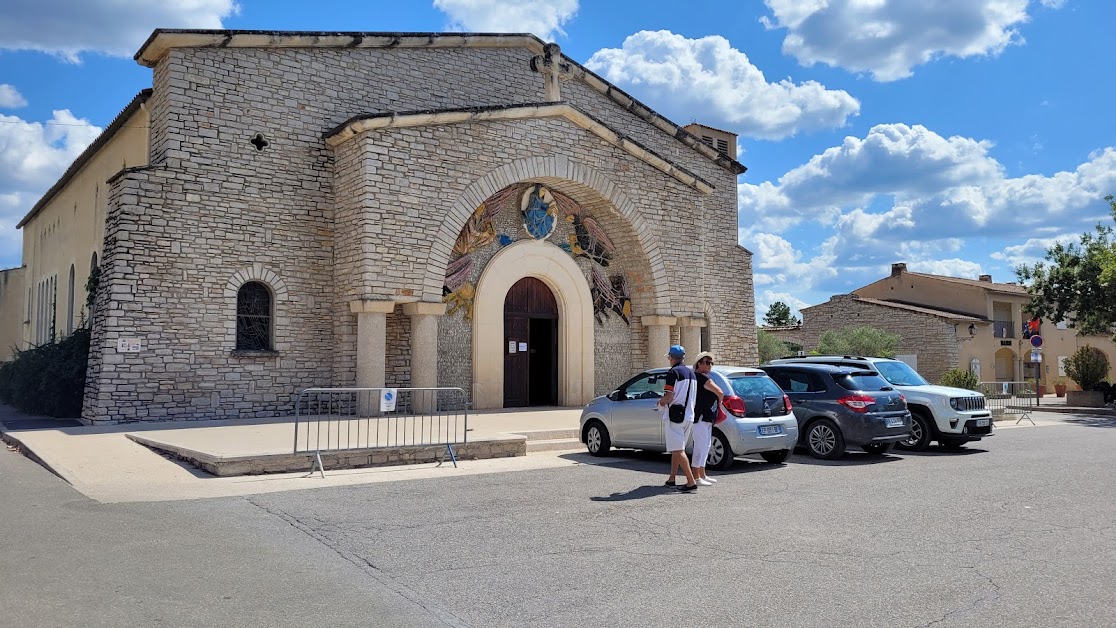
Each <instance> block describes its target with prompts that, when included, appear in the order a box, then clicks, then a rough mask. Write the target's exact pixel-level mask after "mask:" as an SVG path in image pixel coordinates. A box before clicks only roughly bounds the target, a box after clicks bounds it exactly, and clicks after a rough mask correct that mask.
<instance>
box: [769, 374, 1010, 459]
mask: <svg viewBox="0 0 1116 628" xmlns="http://www.w3.org/2000/svg"><path fill="white" fill-rule="evenodd" d="M803 362H805V363H815V364H817V363H821V364H833V365H836V366H856V367H860V368H868V369H872V370H874V371H878V372H879V374H880V375H881V376H883V378H884V379H886V380H887V381H888V383H890V384H891V385H892V386H895V388H896V389H898V390H899V391H900V392H902V393H903V396H904V397H906V398H907V407H909V408H910V410H911V435H910V437H909V438H907V439H906V440H904V441H900V442H899V443H898V444H897V446H898V447H899V448H900V449H909V450H912V451H922V450H924V449H926V448H927V447H928V446H929V445H930V443H931V441H938V442H939V443H941V445H942V446H943V447H945V448H947V449H958V448H960V447H962V446H964V445H965V443H968V442H971V441H978V440H980V439H982V438H989V437H991V436H994V435H995V434H994V433H993V431H992V429H993V426H992V411H991V410H989V409H988V407H987V406H986V404H985V400H984V395H982V394H980V393H978V392H974V391H972V390H966V389H964V388H951V387H949V386H936V385H934V384H931V383H930V382H928V381H926V379H924V378H923V377H922V376H921V375H919V374H918V372H917V371H915V370H914V369H913V368H911V367H910V366H908V365H907V364H906V363H905V362H901V361H899V360H896V359H894V358H872V357H863V356H851V355H811V356H803V357H795V358H780V359H778V360H772V361H771V362H769V363H768V364H770V365H780V364H795V363H803ZM765 366H766V365H765Z"/></svg>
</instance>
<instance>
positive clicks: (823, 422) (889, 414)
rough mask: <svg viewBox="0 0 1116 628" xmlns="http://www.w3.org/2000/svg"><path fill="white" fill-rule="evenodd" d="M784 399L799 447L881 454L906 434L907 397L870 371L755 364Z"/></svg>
mask: <svg viewBox="0 0 1116 628" xmlns="http://www.w3.org/2000/svg"><path fill="white" fill-rule="evenodd" d="M760 368H762V369H763V370H764V371H766V372H767V374H768V375H770V376H771V379H773V380H775V383H777V384H779V387H780V388H782V389H783V391H784V392H785V393H786V394H787V396H788V397H790V400H791V404H792V405H793V406H794V416H795V418H796V419H798V427H799V429H798V432H799V441H798V443H799V445H800V446H802V447H805V448H806V449H807V450H808V451H809V452H810V454H811V455H813V456H814V457H815V458H822V459H825V460H834V459H837V458H840V457H841V456H843V455H845V450H846V448H848V447H861V448H862V449H864V451H866V452H868V453H870V454H885V453H887V452H889V451H891V448H892V447H893V446H894V445H895V443H897V442H899V441H901V440H903V439H905V438H907V437H909V436H910V434H911V413H910V412H909V411H908V410H907V400H906V399H905V398H904V397H903V394H902V393H900V392H899V391H897V390H895V388H893V387H892V386H891V384H889V383H888V382H887V380H885V379H884V378H882V377H880V374H879V373H877V372H876V371H871V370H865V369H862V368H856V367H848V366H831V365H828V364H780V365H765V366H761V367H760Z"/></svg>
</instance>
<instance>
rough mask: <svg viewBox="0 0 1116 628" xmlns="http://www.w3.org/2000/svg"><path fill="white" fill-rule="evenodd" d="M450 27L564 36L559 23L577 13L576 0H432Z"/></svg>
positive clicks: (477, 30) (548, 37)
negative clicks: (447, 18) (517, 0)
mask: <svg viewBox="0 0 1116 628" xmlns="http://www.w3.org/2000/svg"><path fill="white" fill-rule="evenodd" d="M434 7H435V8H436V9H438V10H440V11H442V12H444V13H445V14H446V15H447V16H449V18H450V20H451V23H450V25H449V28H450V29H453V30H465V31H476V32H480V33H534V34H535V35H538V36H539V37H540V38H542V39H543V40H545V41H553V40H554V39H555V36H556V35H561V36H563V37H564V36H565V35H566V32H565V31H564V30H562V26H563V25H564V24H565V23H566V22H569V21H570V20H571V19H573V17H574V16H575V15H577V8H578V0H549V1H548V0H520V1H519V2H512V1H509V0H434Z"/></svg>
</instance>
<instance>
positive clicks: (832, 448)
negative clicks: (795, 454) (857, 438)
mask: <svg viewBox="0 0 1116 628" xmlns="http://www.w3.org/2000/svg"><path fill="white" fill-rule="evenodd" d="M806 449H808V450H809V451H810V455H811V456H813V457H815V458H819V459H821V460H836V459H837V458H840V457H841V456H843V455H845V437H844V436H842V435H841V430H840V429H839V428H838V427H837V424H836V423H834V422H833V421H830V420H829V419H818V420H817V421H815V422H813V423H811V424H810V427H809V428H807V430H806Z"/></svg>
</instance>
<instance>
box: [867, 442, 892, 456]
mask: <svg viewBox="0 0 1116 628" xmlns="http://www.w3.org/2000/svg"><path fill="white" fill-rule="evenodd" d="M892 447H895V443H872V444H869V445H863V446H862V447H861V449H863V450H864V451H865V452H867V453H869V454H871V455H873V456H882V455H884V454H886V453H890V452H891V449H892Z"/></svg>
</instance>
